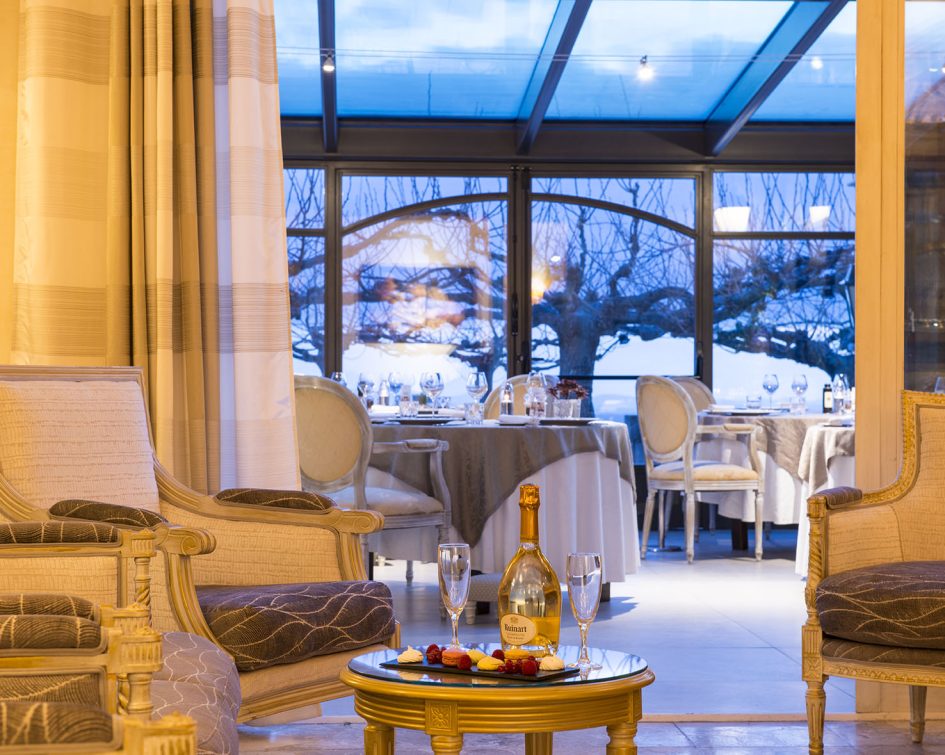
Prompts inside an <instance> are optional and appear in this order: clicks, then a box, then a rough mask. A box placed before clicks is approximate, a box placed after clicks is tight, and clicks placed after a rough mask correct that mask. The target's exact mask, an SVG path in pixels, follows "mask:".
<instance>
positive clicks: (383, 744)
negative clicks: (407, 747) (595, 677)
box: [341, 668, 656, 755]
mask: <svg viewBox="0 0 945 755" xmlns="http://www.w3.org/2000/svg"><path fill="white" fill-rule="evenodd" d="M655 678H656V677H655V676H654V674H653V672H652V671H650V670H649V669H646V670H645V671H642V672H641V673H639V674H635V675H633V676H628V677H624V678H619V679H608V680H606V681H600V682H587V683H584V684H562V685H555V684H551V685H539V684H536V685H535V686H534V687H523V686H516V687H505V686H501V685H496V686H495V687H491V686H478V685H477V686H473V685H469V686H456V687H439V686H436V685H429V684H411V683H408V682H400V681H395V680H383V679H376V678H373V677H370V676H365V675H363V674H358V673H356V672H353V671H351V670H350V669H348V668H345V669H344V670H343V671H342V672H341V681H343V682H344V683H345V684H347V685H348V686H349V687H352V688H353V689H354V709H355V711H356V712H357V713H358V715H360V716H361V717H362V718H364V719H365V720H366V721H367V726H366V727H365V729H364V752H365V755H393V752H394V728H395V727H397V728H402V729H416V730H419V731H424V732H426V733H427V734H428V735H429V736H430V744H431V746H432V747H433V752H434V753H458V752H460V751H461V750H462V747H463V734H524V735H525V752H526V753H527V755H550V753H551V751H552V744H551V741H552V736H551V735H552V732H555V731H568V730H573V729H590V728H593V727H597V726H606V727H607V733H608V734H609V735H610V742H609V744H608V745H607V753H608V755H635V753H636V752H637V747H636V744H634V741H633V739H634V737H635V736H636V733H637V722H638V721H639V720H640V717H641V716H642V715H643V709H642V689H643V688H644V687H646V686H647V685H649V684H652V683H653V681H654V679H655Z"/></svg>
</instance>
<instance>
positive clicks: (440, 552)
mask: <svg viewBox="0 0 945 755" xmlns="http://www.w3.org/2000/svg"><path fill="white" fill-rule="evenodd" d="M437 566H438V571H439V576H440V597H441V598H442V599H443V606H444V607H445V608H446V612H447V613H448V614H449V615H450V621H451V622H452V624H453V641H452V642H451V643H450V648H453V649H459V648H461V645H460V644H459V616H460V614H461V613H462V612H463V609H464V608H465V607H466V600H467V599H468V598H469V576H470V575H469V546H468V545H467V544H466V543H444V544H442V545H440V546H439V548H438V549H437Z"/></svg>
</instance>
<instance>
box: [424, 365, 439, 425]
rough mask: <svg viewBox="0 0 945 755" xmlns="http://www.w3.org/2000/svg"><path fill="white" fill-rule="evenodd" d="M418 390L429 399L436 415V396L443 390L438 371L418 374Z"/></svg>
mask: <svg viewBox="0 0 945 755" xmlns="http://www.w3.org/2000/svg"><path fill="white" fill-rule="evenodd" d="M420 390H422V391H423V393H424V395H425V396H426V397H427V399H429V401H430V406H431V407H432V408H433V414H434V415H436V397H437V396H439V395H440V394H441V393H442V392H443V376H442V375H441V374H440V373H439V372H424V373H423V374H422V375H421V376H420Z"/></svg>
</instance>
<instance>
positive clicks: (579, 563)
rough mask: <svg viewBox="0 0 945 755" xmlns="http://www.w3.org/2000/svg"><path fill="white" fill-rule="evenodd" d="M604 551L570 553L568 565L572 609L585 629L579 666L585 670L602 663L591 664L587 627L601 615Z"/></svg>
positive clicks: (580, 627)
mask: <svg viewBox="0 0 945 755" xmlns="http://www.w3.org/2000/svg"><path fill="white" fill-rule="evenodd" d="M601 576H602V570H601V557H600V553H569V554H568V566H567V580H568V600H569V601H570V603H571V612H572V613H573V614H574V619H575V621H577V625H578V629H580V631H581V655H580V656H579V657H578V660H577V664H576V665H577V666H578V667H579V668H581V669H585V668H587V669H599V668H600V664H598V663H591V659H590V657H589V656H588V652H587V630H588V629H590V626H591V622H592V621H594V617H595V616H597V608H598V606H600V591H601V586H602V581H601Z"/></svg>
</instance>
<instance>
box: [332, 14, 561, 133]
mask: <svg viewBox="0 0 945 755" xmlns="http://www.w3.org/2000/svg"><path fill="white" fill-rule="evenodd" d="M556 6H557V2H556V0H410V2H397V3H392V2H390V0H345V1H344V2H339V3H336V4H335V13H336V28H337V31H336V45H337V51H338V55H337V61H336V62H337V66H338V68H337V74H336V75H337V76H338V114H339V115H341V116H349V117H350V116H367V117H372V116H373V117H394V118H396V117H416V118H420V117H423V118H429V117H433V118H504V119H510V118H514V117H516V116H517V115H518V109H519V105H520V103H521V99H522V96H523V94H524V92H525V87H526V85H527V83H528V80H529V77H530V76H531V73H532V70H533V69H534V67H535V61H536V58H537V57H538V53H539V52H540V50H541V46H542V43H543V42H544V40H545V36H546V34H547V33H548V28H549V26H550V25H551V19H552V17H553V16H554V11H555V7H556Z"/></svg>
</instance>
